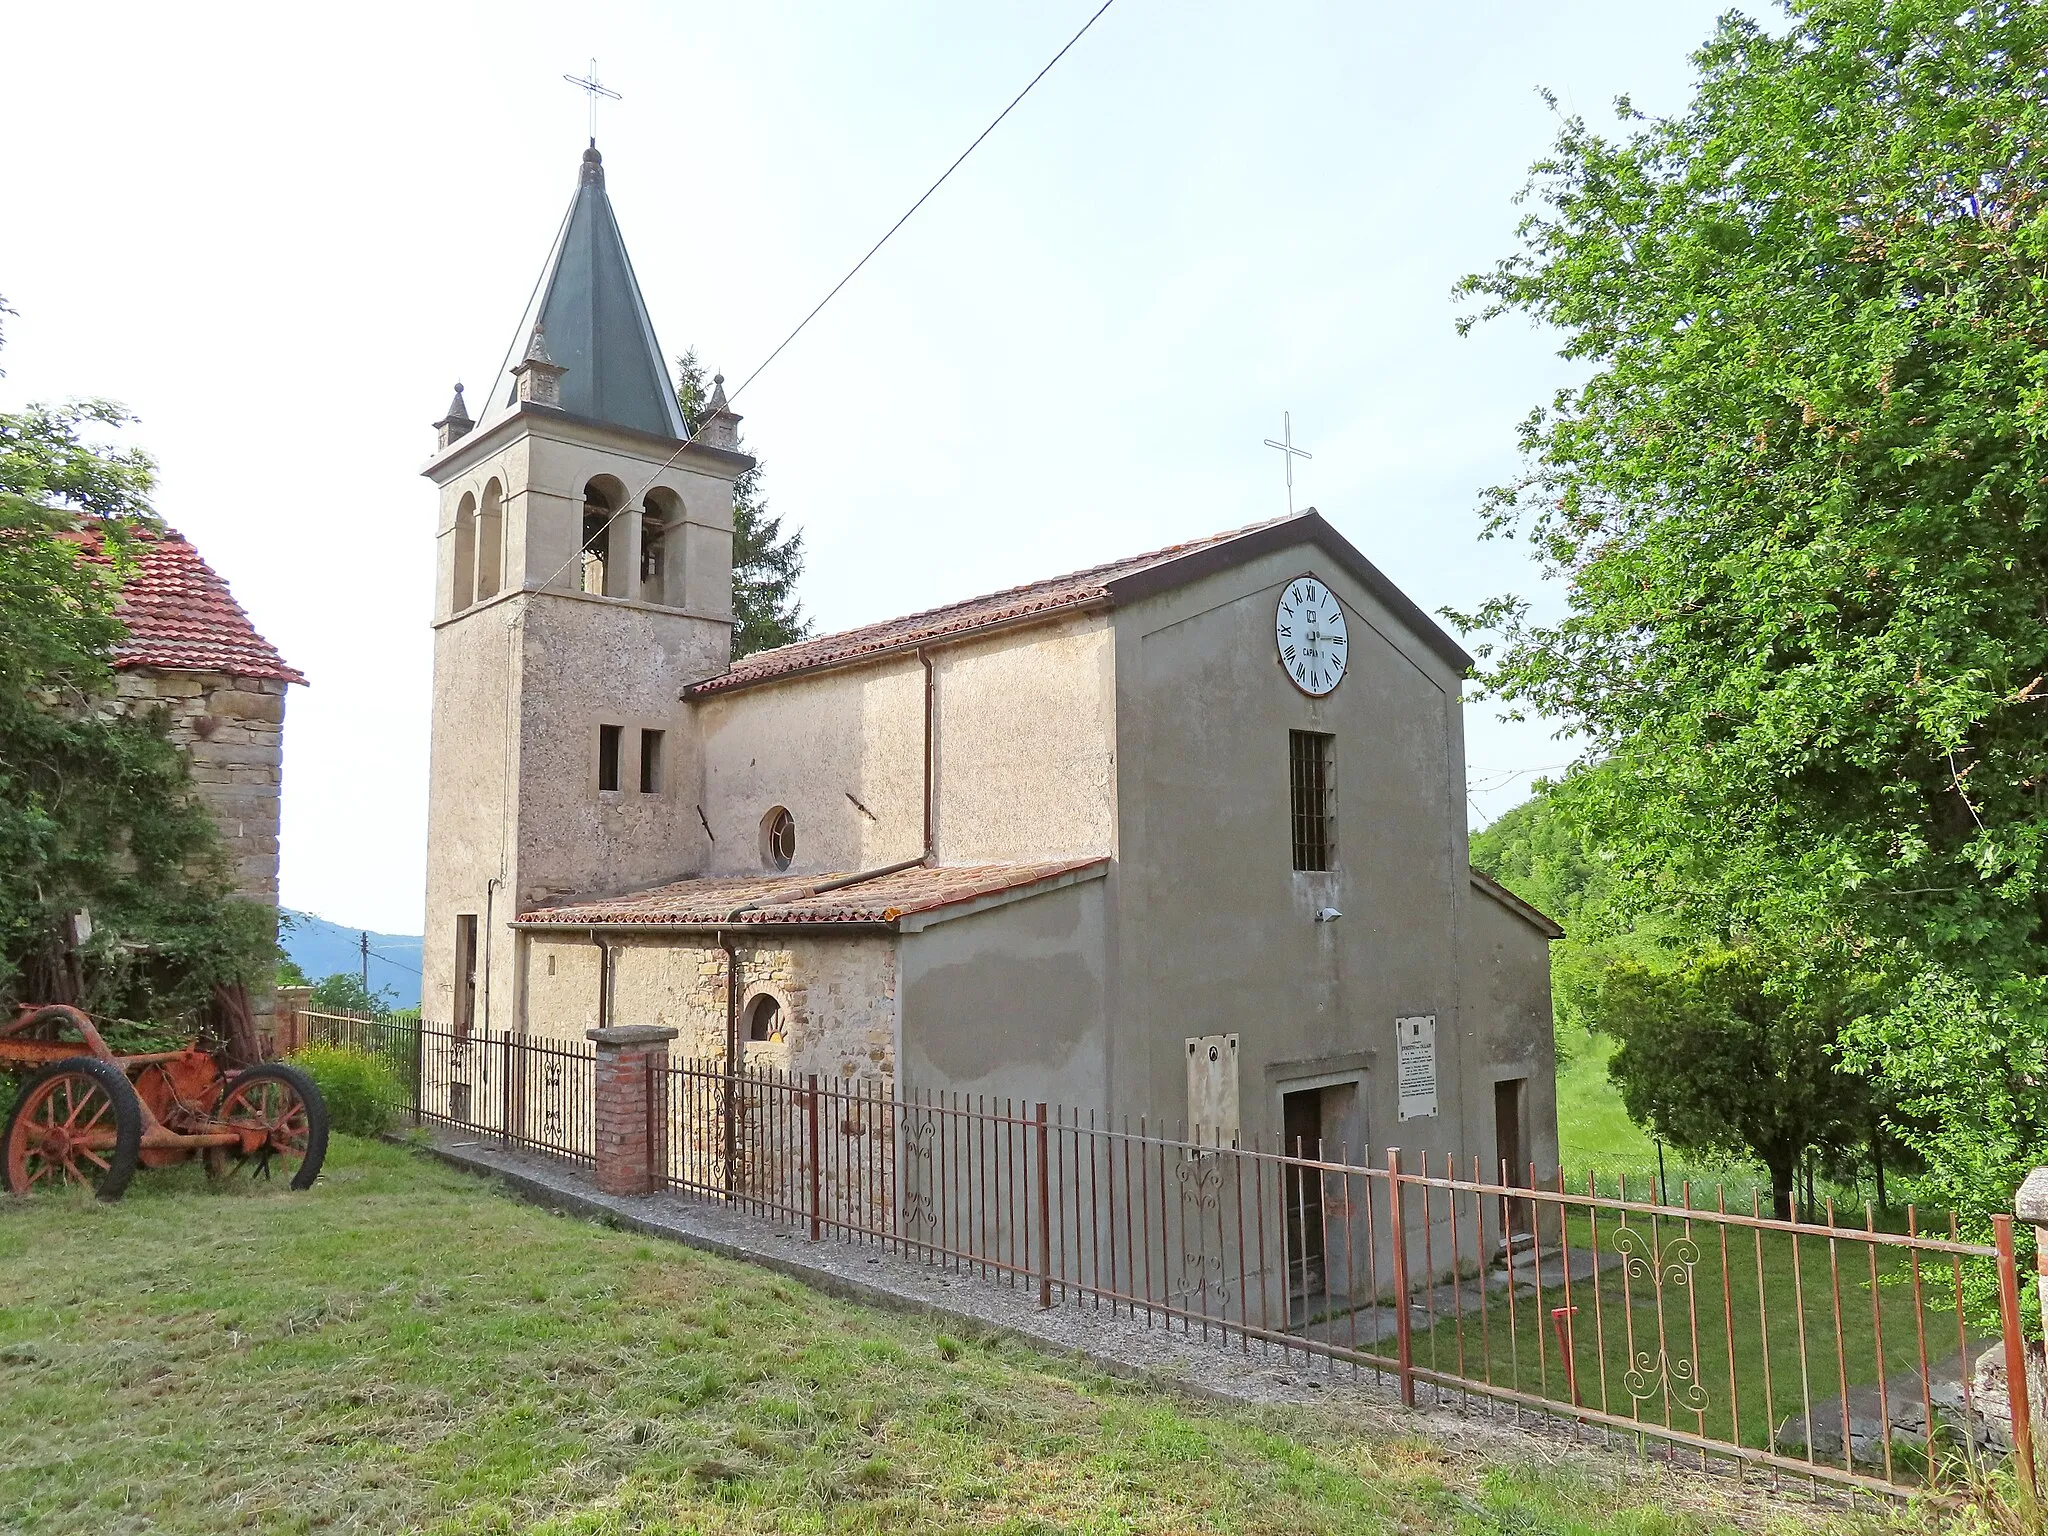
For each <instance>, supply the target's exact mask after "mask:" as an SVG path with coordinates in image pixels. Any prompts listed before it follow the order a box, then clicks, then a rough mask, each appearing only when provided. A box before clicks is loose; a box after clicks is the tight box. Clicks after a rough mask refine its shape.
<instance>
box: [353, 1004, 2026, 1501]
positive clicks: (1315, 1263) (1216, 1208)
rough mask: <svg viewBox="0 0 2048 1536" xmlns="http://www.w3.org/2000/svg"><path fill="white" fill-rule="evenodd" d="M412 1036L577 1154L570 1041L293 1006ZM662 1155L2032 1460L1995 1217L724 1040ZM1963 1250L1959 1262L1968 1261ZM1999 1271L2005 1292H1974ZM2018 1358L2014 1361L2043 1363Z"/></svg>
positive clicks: (1724, 1428) (1506, 1367) (1285, 1341)
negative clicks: (1275, 1134)
mask: <svg viewBox="0 0 2048 1536" xmlns="http://www.w3.org/2000/svg"><path fill="white" fill-rule="evenodd" d="M313 1026H314V1027H313V1034H314V1037H315V1038H318V1039H326V1040H333V1041H336V1042H339V1043H346V1044H352V1045H356V1046H358V1047H359V1048H362V1049H367V1050H372V1051H375V1052H377V1053H379V1054H381V1055H384V1056H385V1057H386V1058H387V1059H389V1060H392V1061H394V1062H395V1063H397V1064H399V1065H400V1067H401V1068H402V1070H401V1071H400V1077H401V1080H402V1081H404V1082H405V1083H407V1085H408V1092H409V1093H410V1096H411V1102H410V1103H409V1104H407V1105H405V1106H403V1107H404V1108H405V1109H407V1110H408V1111H409V1112H410V1113H412V1114H414V1115H415V1116H417V1117H418V1118H419V1119H422V1120H428V1121H435V1122H438V1123H441V1124H445V1125H451V1126H459V1127H467V1128H470V1129H473V1130H475V1131H477V1132H479V1133H480V1134H496V1135H498V1136H500V1137H501V1138H503V1139H504V1140H505V1141H506V1142H508V1143H511V1144H515V1145H521V1146H526V1147H532V1148H536V1149H539V1150H543V1151H547V1152H552V1153H556V1154H560V1155H563V1156H567V1157H570V1158H574V1159H577V1160H579V1161H582V1162H586V1163H587V1162H590V1161H592V1159H593V1129H594V1093H595V1078H594V1069H595V1053H594V1050H593V1049H592V1048H590V1047H588V1046H586V1045H584V1044H583V1043H581V1042H569V1041H560V1040H552V1039H548V1040H543V1039H528V1038H521V1037H514V1036H509V1035H505V1034H502V1033H499V1034H489V1033H485V1032H481V1031H479V1032H475V1033H472V1034H470V1035H467V1036H462V1037H458V1036H457V1035H456V1034H454V1033H453V1032H450V1031H447V1030H443V1029H438V1028H435V1027H432V1026H422V1025H420V1024H418V1023H415V1022H410V1021H373V1020H362V1019H352V1018H343V1017H339V1016H332V1015H314V1016H313ZM646 1091H647V1094H648V1102H647V1104H646V1106H645V1107H646V1111H647V1125H648V1134H649V1142H650V1145H649V1148H648V1151H649V1153H650V1157H649V1164H650V1166H651V1168H652V1170H653V1172H654V1174H655V1177H656V1178H657V1179H658V1181H659V1182H661V1183H662V1184H664V1185H665V1186H666V1187H667V1188H669V1189H671V1190H674V1191H677V1192H678V1193H681V1194H685V1195H688V1196H692V1197H696V1198H702V1199H710V1200H716V1201H719V1202H723V1203H727V1204H730V1205H731V1206H732V1207H734V1208H736V1209H739V1210H743V1211H746V1212H749V1213H751V1214H753V1215H756V1216H759V1217H761V1218H763V1219H766V1220H769V1221H774V1222H779V1223H783V1224H787V1225H792V1226H796V1227H799V1228H801V1229H802V1230H803V1231H804V1232H805V1233H806V1235H807V1236H808V1237H810V1238H811V1239H813V1240H820V1241H822V1240H825V1239H827V1238H829V1239H833V1240H836V1241H841V1242H847V1243H855V1244H865V1245H872V1246H876V1247H881V1248H886V1249H889V1250H892V1251H894V1252H896V1253H898V1254H901V1255H903V1256H905V1257H908V1258H911V1259H914V1260H917V1261H920V1262H924V1263H929V1264H933V1265H936V1266H941V1267H943V1268H946V1269H948V1270H951V1271H955V1272H959V1273H968V1274H974V1275H978V1276H982V1277H985V1278H987V1279H988V1280H990V1281H992V1282H994V1283H998V1284H1003V1285H1008V1286H1011V1287H1016V1288H1019V1289H1022V1290H1024V1291H1026V1292H1035V1299H1036V1301H1037V1303H1038V1304H1039V1305H1041V1306H1045V1307H1052V1306H1073V1307H1086V1308H1090V1309H1092V1310H1096V1311H1108V1312H1110V1313H1112V1314H1114V1315H1118V1316H1122V1317H1128V1318H1131V1319H1134V1320H1138V1321H1141V1322H1143V1323H1144V1324H1145V1325H1147V1326H1150V1327H1158V1328H1166V1329H1177V1330H1179V1331H1180V1332H1182V1333H1184V1334H1189V1335H1199V1336H1202V1337H1205V1338H1208V1339H1210V1340H1212V1341H1213V1342H1215V1343H1216V1344H1218V1345H1221V1346H1224V1347H1229V1348H1233V1349H1236V1350H1239V1351H1242V1352H1245V1353H1251V1352H1254V1351H1258V1352H1263V1353H1268V1354H1270V1353H1274V1352H1278V1353H1279V1354H1280V1355H1281V1356H1282V1357H1284V1358H1288V1359H1293V1360H1297V1361H1299V1362H1300V1363H1301V1364H1303V1365H1312V1366H1314V1367H1315V1368H1317V1369H1320V1370H1327V1371H1329V1372H1332V1373H1336V1372H1340V1371H1341V1372H1346V1373H1350V1374H1356V1375H1369V1376H1372V1377H1375V1378H1377V1379H1380V1380H1382V1381H1384V1382H1386V1383H1388V1384H1389V1385H1391V1386H1394V1387H1396V1388H1398V1390H1399V1392H1400V1394H1401V1396H1402V1398H1403V1399H1404V1400H1405V1401H1407V1402H1409V1403H1416V1402H1433V1403H1437V1404H1451V1405H1461V1406H1465V1407H1468V1408H1470V1407H1475V1406H1484V1407H1486V1408H1487V1409H1489V1410H1490V1411H1496V1412H1504V1413H1508V1414H1513V1415H1520V1414H1523V1413H1536V1414H1542V1415H1545V1416H1547V1417H1549V1418H1552V1419H1554V1420H1556V1421H1557V1422H1559V1423H1560V1424H1561V1425H1562V1426H1563V1427H1564V1428H1565V1429H1566V1430H1568V1432H1570V1433H1573V1434H1578V1435H1590V1436H1595V1437H1613V1436H1621V1437H1623V1438H1625V1439H1626V1440H1628V1441H1629V1442H1630V1443H1632V1444H1634V1445H1636V1446H1638V1447H1640V1448H1644V1449H1655V1450H1657V1451H1658V1453H1659V1454H1663V1455H1666V1456H1685V1457H1697V1458H1698V1459H1699V1460H1700V1461H1701V1462H1702V1463H1705V1462H1706V1461H1708V1460H1710V1459H1718V1460H1720V1461H1722V1462H1724V1463H1731V1462H1732V1463H1735V1464H1739V1465H1742V1466H1747V1467H1753V1468H1759V1469H1762V1470H1764V1471H1765V1472H1766V1473H1767V1474H1768V1475H1770V1476H1773V1477H1779V1476H1784V1475H1793V1476H1799V1477H1805V1478H1812V1479H1816V1480H1819V1481H1824V1482H1831V1483H1835V1484H1847V1485H1851V1486H1855V1487H1863V1488H1869V1489H1873V1490H1883V1491H1887V1492H1899V1491H1902V1490H1907V1489H1911V1488H1915V1487H1922V1486H1927V1485H1929V1484H1938V1483H1940V1482H1942V1481H1944V1480H1945V1479H1949V1478H1951V1477H1953V1476H1955V1475H1956V1474H1957V1473H1959V1472H1960V1471H1962V1470H1964V1469H1965V1468H1966V1467H1968V1466H1970V1465H1972V1464H1976V1465H1986V1464H1989V1463H1992V1462H1995V1461H1997V1460H1999V1459H2001V1458H2003V1457H2005V1456H2006V1455H2007V1454H2008V1453H2011V1452H2013V1451H2014V1450H2015V1447H2017V1454H2016V1455H2015V1457H2014V1464H2015V1466H2016V1467H2017V1469H2018V1470H2019V1471H2020V1473H2021V1474H2022V1475H2023V1476H2026V1477H2029V1478H2031V1475H2032V1457H2031V1450H2030V1444H2029V1441H2030V1427H2029V1424H2028V1422H2027V1420H2028V1412H2027V1398H2026V1394H2025V1393H2024V1392H2021V1393H2008V1392H2007V1391H2006V1390H2005V1386H2004V1382H2005V1381H2007V1380H2024V1379H2025V1373H2026V1370H2027V1365H2026V1351H2025V1345H2024V1343H2023V1341H2022V1338H2021V1332H2020V1323H2019V1300H2018V1288H2017V1271H2016V1267H2015V1265H2014V1261H2013V1258H2012V1252H2011V1242H2010V1224H2009V1222H2005V1221H2002V1220H2001V1221H2000V1222H1998V1223H1996V1224H1995V1225H1996V1233H1995V1236H1996V1238H1997V1241H1995V1242H1994V1243H1991V1244H1985V1243H1978V1242H1970V1241H1965V1240H1963V1239H1962V1237H1961V1236H1960V1235H1959V1234H1958V1232H1957V1230H1956V1227H1955V1223H1954V1221H1953V1219H1952V1218H1949V1219H1947V1221H1946V1225H1945V1227H1944V1229H1943V1230H1939V1231H1934V1232H1928V1231H1924V1230H1922V1228H1921V1224H1920V1221H1919V1215H1918V1212H1917V1211H1915V1210H1914V1209H1913V1208H1911V1207H1908V1208H1907V1209H1906V1210H1905V1211H1904V1212H1903V1213H1896V1214H1894V1215H1892V1216H1889V1217H1887V1220H1886V1222H1884V1223H1881V1222H1880V1220H1879V1217H1878V1213H1877V1212H1876V1211H1874V1210H1872V1209H1870V1208H1868V1207H1866V1208H1865V1209H1864V1210H1863V1211H1862V1212H1860V1213H1858V1216H1859V1218H1860V1219H1857V1220H1853V1221H1852V1220H1851V1219H1849V1218H1846V1217H1842V1216H1839V1215H1838V1213H1837V1212H1836V1211H1835V1210H1834V1208H1833V1207H1832V1206H1829V1207H1828V1208H1827V1210H1826V1217H1827V1219H1826V1221H1824V1222H1819V1221H1805V1222H1801V1221H1791V1220H1780V1219H1777V1218H1775V1217H1773V1216H1770V1215H1767V1214H1765V1213H1764V1211H1763V1210H1762V1209H1761V1208H1760V1206H1759V1205H1758V1204H1757V1203H1756V1198H1755V1196H1754V1194H1753V1193H1752V1196H1751V1203H1750V1205H1749V1208H1748V1209H1746V1210H1743V1209H1735V1210H1731V1209H1729V1208H1728V1207H1727V1203H1726V1200H1725V1197H1724V1196H1723V1194H1722V1193H1721V1192H1720V1191H1719V1190H1718V1189H1716V1190H1714V1191H1711V1192H1708V1191H1702V1190H1698V1189H1696V1188H1695V1187H1694V1186H1693V1185H1691V1184H1689V1183H1688V1184H1685V1185H1682V1186H1681V1189H1680V1198H1679V1200H1678V1201H1677V1202H1676V1203H1672V1202H1670V1201H1669V1199H1668V1196H1667V1198H1666V1199H1665V1200H1662V1201H1660V1200H1655V1199H1643V1198H1637V1197H1632V1196H1631V1193H1630V1191H1629V1188H1628V1186H1627V1184H1626V1182H1625V1181H1624V1182H1622V1183H1621V1184H1620V1185H1619V1186H1618V1187H1615V1188H1613V1189H1612V1190H1611V1191H1606V1190H1603V1189H1602V1188H1601V1187H1600V1186H1599V1185H1598V1184H1597V1183H1596V1182H1595V1181H1593V1180H1591V1179H1589V1180H1587V1181H1586V1183H1585V1186H1584V1188H1583V1189H1578V1188H1568V1187H1567V1186H1566V1184H1565V1182H1564V1181H1563V1179H1562V1177H1558V1178H1556V1179H1555V1180H1553V1181H1551V1182H1550V1183H1549V1184H1548V1185H1547V1186H1546V1187H1540V1188H1539V1187H1537V1185H1538V1179H1537V1170H1536V1169H1535V1168H1533V1167H1529V1168H1525V1169H1522V1170H1519V1176H1511V1174H1510V1171H1509V1170H1507V1169H1505V1168H1502V1169H1499V1170H1486V1169H1483V1168H1482V1167H1480V1166H1479V1165H1478V1164H1477V1162H1476V1161H1474V1162H1472V1163H1469V1164H1467V1165H1465V1166H1463V1167H1460V1166H1458V1165H1456V1164H1455V1163H1454V1162H1453V1161H1452V1160H1451V1159H1450V1158H1448V1157H1447V1156H1446V1155H1444V1154H1442V1153H1437V1154H1434V1155H1432V1156H1431V1157H1430V1158H1429V1159H1427V1160H1423V1159H1419V1158H1417V1157H1416V1156H1415V1155H1414V1154H1409V1155H1408V1156H1407V1159H1406V1160H1405V1161H1404V1155H1403V1153H1402V1152H1400V1151H1398V1150H1394V1149H1383V1150H1381V1151H1380V1152H1378V1153H1377V1154H1376V1155H1371V1156H1367V1155H1365V1154H1363V1153H1361V1155H1360V1156H1359V1157H1357V1158H1354V1157H1353V1156H1352V1153H1351V1149H1350V1148H1348V1147H1342V1146H1340V1147H1337V1148H1334V1149H1332V1148H1329V1147H1326V1146H1323V1145H1315V1146H1309V1145H1300V1144H1298V1145H1296V1146H1295V1147H1294V1148H1293V1149H1292V1150H1283V1149H1282V1148H1281V1146H1280V1145H1279V1144H1278V1142H1277V1140H1272V1141H1260V1140H1257V1139H1253V1140H1251V1141H1249V1142H1235V1143H1227V1144H1220V1145H1219V1144H1216V1143H1213V1142H1205V1141H1203V1140H1201V1139H1199V1138H1197V1139H1190V1138H1189V1137H1188V1136H1187V1135H1186V1134H1185V1133H1184V1131H1183V1129H1182V1128H1181V1127H1179V1126H1160V1125H1157V1124H1154V1123H1152V1122H1149V1121H1148V1120H1145V1119H1142V1118H1141V1119H1138V1120H1136V1121H1135V1123H1133V1122H1132V1121H1129V1120H1124V1119H1115V1120H1112V1117H1110V1116H1108V1115H1106V1114H1104V1113H1102V1112H1100V1111H1088V1110H1081V1111H1076V1110H1072V1109H1068V1108H1064V1107H1059V1106H1048V1105H1045V1104H1040V1103H1033V1102H1026V1101H1022V1100H1016V1099H1003V1098H994V1097H988V1096H982V1095H975V1096H967V1095H959V1094H936V1093H907V1094H906V1093H901V1092H896V1091H893V1090H892V1089H890V1088H889V1087H888V1086H886V1085H880V1084H855V1083H845V1082H835V1081H825V1080H820V1079H818V1078H816V1077H805V1078H798V1077H795V1076H792V1075H790V1074H786V1073H780V1072H774V1071H763V1070H751V1071H741V1072H735V1073H729V1072H727V1071H726V1070H725V1067H724V1063H723V1062H722V1061H721V1060H693V1061H682V1062H671V1063H669V1064H668V1065H667V1066H665V1067H663V1068H661V1069H659V1070H655V1071H652V1072H650V1073H649V1074H648V1077H647V1089H646ZM1973 1270H1974V1271H1976V1272H1977V1273H1975V1274H1972V1273H1971V1271H1973ZM1993 1277H1995V1280H1996V1285H1995V1287H1994V1288H1995V1290H1996V1293H1997V1295H1998V1297H1999V1300H1998V1303H1997V1306H1996V1311H1995V1314H1994V1315H1991V1316H1988V1317H1984V1318H1981V1319H1979V1318H1978V1317H1977V1316H1976V1315H1975V1313H1973V1311H1972V1306H1971V1304H1970V1302H1969V1301H1968V1297H1970V1296H1975V1295H1978V1294H1981V1293H1982V1292H1983V1291H1984V1290H1985V1289H1987V1287H1985V1286H1984V1285H1983V1284H1982V1283H1981V1282H1982V1281H1983V1280H1985V1279H1990V1278H1993ZM2040 1368H2041V1367H2040V1365H2039V1363H2038V1359H2037V1363H2036V1365H2035V1367H2034V1369H2035V1370H2036V1371H2039V1370H2040Z"/></svg>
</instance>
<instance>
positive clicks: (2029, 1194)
mask: <svg viewBox="0 0 2048 1536" xmlns="http://www.w3.org/2000/svg"><path fill="white" fill-rule="evenodd" d="M2012 1213H2013V1215H2015V1216H2016V1217H2018V1218H2019V1219H2020V1220H2021V1221H2024V1222H2026V1223H2027V1224H2028V1225H2029V1226H2034V1227H2048V1168H2036V1169H2035V1170H2034V1171H2033V1172H2032V1173H2030V1174H2028V1175H2027V1177H2026V1180H2025V1182H2024V1183H2022V1184H2021V1185H2020V1192H2019V1193H2018V1194H2017V1195H2015V1196H2013V1201H2012Z"/></svg>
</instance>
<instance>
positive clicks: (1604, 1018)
mask: <svg viewBox="0 0 2048 1536" xmlns="http://www.w3.org/2000/svg"><path fill="white" fill-rule="evenodd" d="M1859 1004H1860V999H1859V998H1858V996H1857V994H1856V990H1855V986H1854V984H1853V983H1852V982H1848V981H1845V980H1844V979H1843V977H1842V976H1841V974H1840V973H1839V972H1837V971H1834V970H1831V969H1830V968H1829V967H1828V966H1827V965H1826V964H1825V963H1824V962H1818V963H1817V962H1816V961H1815V960H1814V959H1813V958H1812V957H1810V956H1800V957H1792V956H1787V955H1779V954H1771V953H1769V952H1767V951H1764V950H1761V949H1758V948H1754V947H1749V946H1744V947H1740V948H1733V949H1707V950H1699V951H1694V952H1693V953H1691V954H1689V955H1687V956H1685V957H1684V958H1683V959H1681V960H1680V961H1679V962H1678V963H1677V964H1675V965H1671V966H1669V967H1667V968H1665V969H1662V970H1653V969H1651V968H1650V967H1649V966H1646V965H1644V964H1643V963H1642V962H1640V961H1638V960H1632V959H1621V960H1617V961H1615V962H1614V963H1613V964H1612V965H1610V966H1609V967H1608V968H1607V970H1606V972H1605V973H1604V975H1603V976H1602V978H1601V981H1600V986H1599V990H1598V992H1597V994H1596V995H1595V998H1594V1002H1593V1008H1592V1012H1593V1015H1594V1018H1595V1020H1596V1021H1597V1023H1598V1025H1599V1027H1600V1028H1601V1029H1604V1030H1606V1031H1607V1032H1608V1033H1609V1034H1611V1035H1613V1036H1614V1038H1615V1040H1616V1041H1617V1042H1618V1044H1617V1048H1616V1050H1615V1052H1614V1056H1613V1058H1612V1059H1611V1060H1610V1061H1609V1062H1608V1064H1607V1070H1608V1074H1609V1076H1611V1077H1612V1078H1613V1079H1614V1083H1615V1086H1616V1087H1618V1088H1619V1089H1620V1090H1621V1099H1622V1104H1623V1105H1624V1106H1625V1107H1626V1108H1627V1110H1628V1112H1629V1115H1630V1117H1631V1118H1632V1119H1634V1120H1635V1121H1636V1122H1637V1123H1638V1124H1640V1125H1643V1126H1645V1127H1647V1128H1648V1129H1649V1130H1650V1131H1651V1133H1652V1134H1653V1135H1655V1136H1657V1137H1659V1138H1660V1139H1662V1140H1664V1141H1667V1142H1669V1143H1670V1144H1671V1145H1672V1146H1674V1147H1676V1148H1678V1149H1679V1150H1680V1151H1681V1152H1688V1153H1692V1154H1694V1155H1704V1156H1714V1155H1731V1154H1732V1155H1734V1156H1738V1157H1747V1158H1754V1159H1755V1160H1756V1161H1757V1162H1759V1163H1761V1164H1763V1166H1764V1167H1765V1168H1767V1169H1768V1170H1770V1175H1771V1202H1772V1206H1773V1208H1774V1209H1775V1210H1776V1212H1777V1214H1778V1215H1779V1216H1781V1217H1787V1218H1789V1217H1790V1216H1791V1215H1792V1201H1793V1195H1794V1187H1795V1176H1796V1174H1797V1171H1798V1168H1799V1165H1800V1163H1801V1162H1802V1161H1803V1160H1805V1159H1806V1158H1807V1157H1808V1156H1809V1155H1817V1156H1819V1157H1820V1158H1822V1159H1823V1160H1825V1161H1827V1162H1831V1163H1835V1164H1838V1165H1839V1164H1842V1163H1846V1162H1848V1161H1850V1160H1852V1159H1853V1158H1854V1157H1855V1156H1856V1155H1857V1154H1858V1153H1859V1152H1860V1151H1861V1149H1862V1148H1864V1147H1865V1146H1866V1145H1867V1144H1868V1143H1869V1140H1870V1136H1871V1132H1872V1126H1873V1124H1874V1122H1875V1117H1876V1114H1877V1107H1876V1102H1875V1100H1874V1098H1873V1095H1872V1089H1871V1085H1870V1083H1869V1081H1868V1080H1867V1079H1865V1078H1864V1077H1862V1076H1860V1075H1858V1074H1856V1073H1854V1072H1850V1071H1846V1070H1844V1069H1843V1067H1842V1066H1841V1064H1840V1062H1839V1060H1838V1051H1837V1048H1838V1044H1839V1041H1840V1038H1841V1031H1842V1026H1843V1024H1844V1022H1845V1021H1846V1020H1847V1019H1848V1018H1850V1017H1852V1016H1854V1013H1855V1011H1856V1009H1857V1007H1858V1006H1859Z"/></svg>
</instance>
